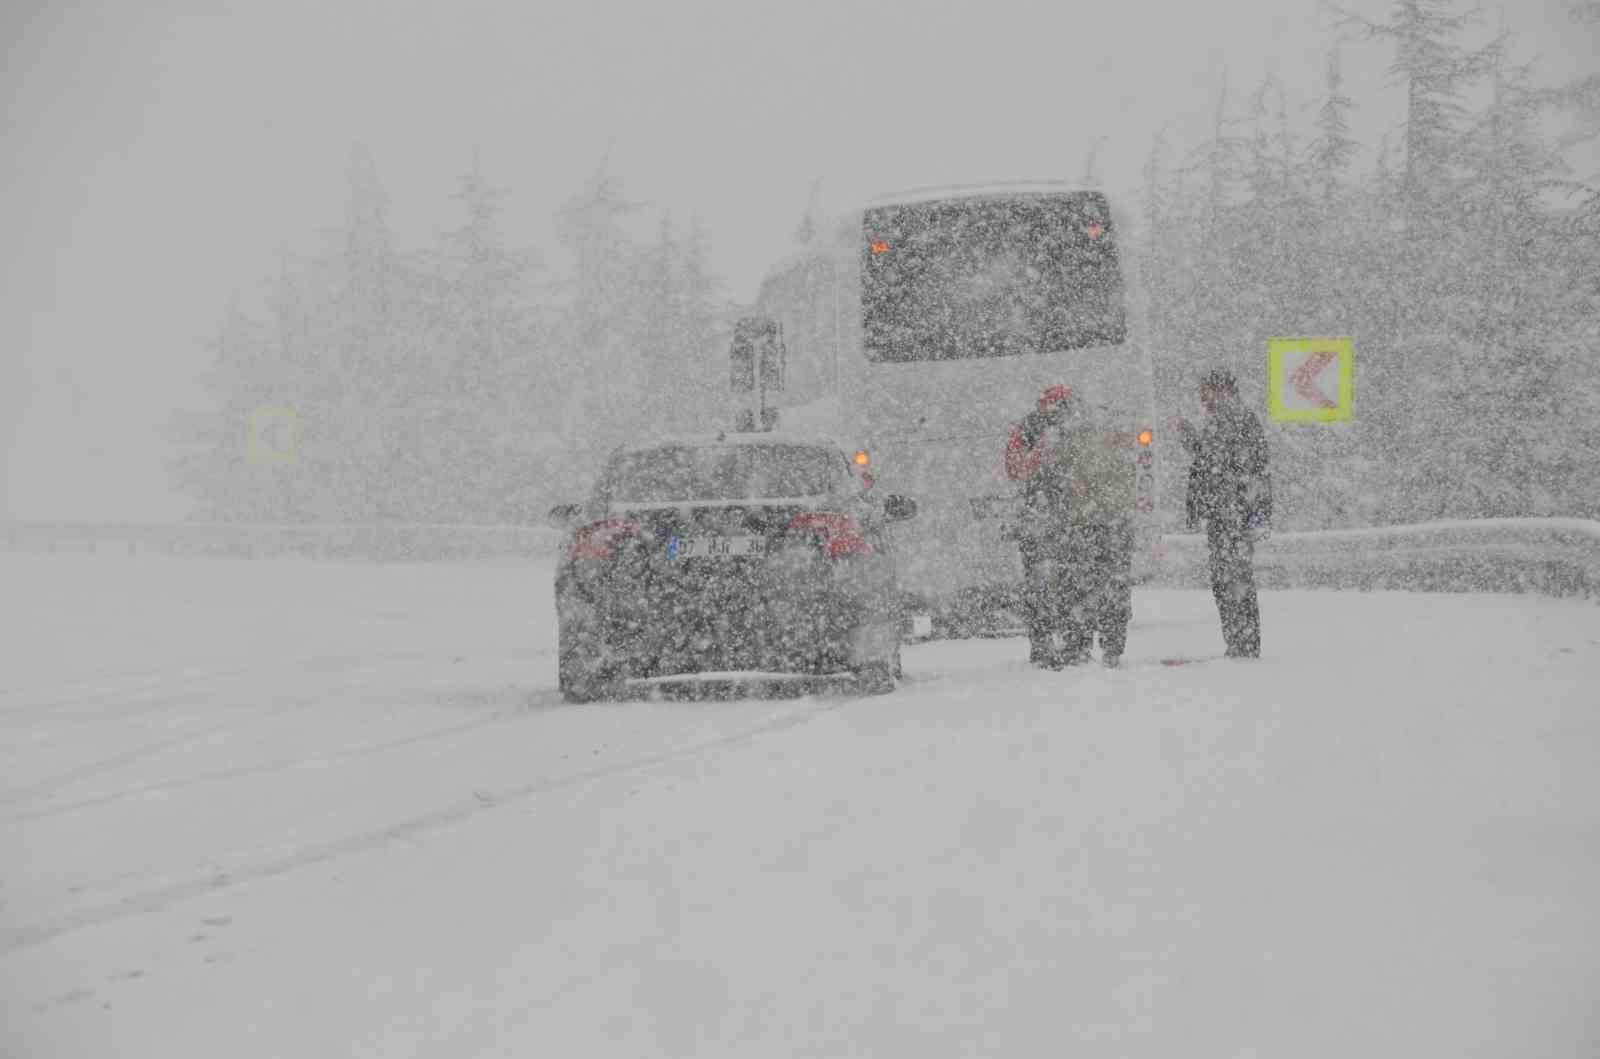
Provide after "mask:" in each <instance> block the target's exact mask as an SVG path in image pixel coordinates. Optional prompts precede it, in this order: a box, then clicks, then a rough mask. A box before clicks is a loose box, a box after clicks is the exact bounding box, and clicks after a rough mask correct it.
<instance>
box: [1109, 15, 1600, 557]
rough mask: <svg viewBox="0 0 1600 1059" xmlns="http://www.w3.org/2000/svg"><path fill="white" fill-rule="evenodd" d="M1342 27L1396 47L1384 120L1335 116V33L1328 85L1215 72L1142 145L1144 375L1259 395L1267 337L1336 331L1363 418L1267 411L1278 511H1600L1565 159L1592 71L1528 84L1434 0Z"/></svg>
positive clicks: (1599, 120) (1582, 243) (1581, 250)
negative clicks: (1224, 371)
mask: <svg viewBox="0 0 1600 1059" xmlns="http://www.w3.org/2000/svg"><path fill="white" fill-rule="evenodd" d="M1573 17H1574V18H1584V19H1591V20H1592V19H1600V5H1588V6H1586V7H1585V6H1581V5H1580V6H1578V7H1575V8H1574V9H1573ZM1341 27H1342V29H1343V31H1344V32H1343V33H1341V38H1342V41H1341V43H1342V45H1343V47H1358V46H1385V47H1387V48H1388V49H1390V50H1391V54H1392V62H1391V65H1390V73H1391V75H1392V78H1393V80H1394V81H1395V82H1396V83H1397V84H1398V86H1399V87H1400V88H1402V89H1403V91H1404V93H1405V98H1406V111H1405V115H1404V120H1403V123H1402V124H1401V125H1400V126H1399V127H1398V128H1396V129H1395V130H1393V131H1392V132H1391V133H1390V134H1389V135H1387V136H1385V137H1384V138H1383V140H1382V141H1381V142H1380V143H1378V144H1376V145H1365V144H1362V143H1358V142H1357V141H1356V140H1355V139H1354V138H1353V137H1352V135H1351V132H1350V128H1351V114H1352V112H1353V111H1354V110H1355V108H1357V107H1358V106H1359V105H1360V100H1359V99H1357V98H1356V97H1355V96H1354V95H1352V94H1351V93H1350V92H1349V91H1348V89H1347V87H1346V85H1345V84H1344V81H1343V79H1342V77H1341V74H1340V61H1339V50H1338V48H1337V47H1336V48H1335V49H1334V50H1333V51H1332V52H1331V53H1330V54H1329V56H1328V58H1327V67H1326V75H1325V84H1324V87H1323V89H1322V93H1321V98H1320V99H1316V100H1302V101H1291V100H1288V99H1286V98H1285V94H1284V91H1283V89H1282V86H1281V85H1280V84H1279V83H1278V82H1277V81H1275V80H1273V79H1270V78H1269V79H1268V80H1266V81H1264V82H1263V83H1261V84H1260V85H1258V86H1257V87H1256V88H1255V89H1254V90H1253V91H1251V92H1249V93H1247V94H1243V93H1241V94H1237V95H1235V96H1231V97H1230V96H1229V95H1228V93H1227V92H1226V90H1224V92H1223V93H1222V96H1221V102H1220V104H1219V105H1218V107H1217V108H1216V111H1215V114H1214V117H1213V120H1212V123H1211V127H1210V129H1209V130H1208V131H1209V136H1207V137H1206V138H1205V140H1204V142H1202V143H1200V144H1199V145H1198V146H1197V147H1195V148H1193V149H1192V150H1190V151H1188V152H1186V153H1184V154H1182V155H1181V156H1180V155H1179V153H1178V152H1176V151H1175V150H1174V149H1172V147H1171V146H1170V144H1169V142H1168V140H1167V139H1166V138H1165V137H1158V138H1157V139H1156V141H1155V143H1154V145H1153V147H1152V149H1151V151H1150V154H1149V158H1148V162H1147V164H1146V168H1145V174H1144V175H1145V188H1144V196H1143V203H1142V208H1143V211H1144V215H1143V217H1142V218H1141V220H1142V222H1143V223H1142V224H1141V228H1142V229H1143V232H1142V236H1143V245H1141V246H1140V247H1138V248H1137V250H1136V252H1135V257H1136V258H1137V259H1138V261H1139V265H1140V270H1141V272H1142V275H1143V280H1144V284H1145V286H1146V288H1147V289H1148V291H1149V294H1150V303H1151V308H1152V313H1153V319H1152V326H1153V335H1154V345H1155V349H1156V350H1157V353H1158V366H1157V371H1158V375H1159V376H1160V377H1161V379H1160V382H1161V386H1160V389H1161V391H1162V392H1166V393H1179V394H1182V395H1183V397H1184V398H1185V399H1190V403H1192V398H1190V394H1191V393H1192V389H1193V381H1192V380H1193V378H1194V375H1195V374H1196V373H1197V371H1198V369H1199V367H1200V366H1201V365H1203V364H1209V363H1227V364H1230V365H1231V366H1233V367H1234V368H1235V369H1236V370H1237V371H1238V373H1239V375H1240V378H1241V380H1243V382H1244V384H1245V387H1246V393H1247V397H1248V398H1249V399H1250V400H1251V401H1252V403H1253V404H1254V405H1255V406H1256V407H1261V408H1264V407H1265V397H1264V392H1263V391H1264V385H1265V374H1266V339H1267V338H1269V337H1274V336H1294V335H1324V336H1353V337H1354V338H1355V340H1356V343H1357V362H1356V363H1357V375H1356V386H1357V398H1356V400H1357V419H1356V421H1355V422H1354V423H1349V424H1337V425H1294V426H1283V427H1279V428H1276V429H1274V431H1273V440H1274V442H1275V452H1274V464H1275V468H1276V482H1277V486H1278V498H1279V515H1280V518H1279V521H1280V524H1283V525H1285V526H1289V527H1297V528H1298V527H1305V528H1310V527H1316V526H1344V525H1364V524H1375V523H1383V522H1397V521H1411V520H1420V519H1431V518H1441V517H1443V518H1449V517H1471V516H1491V515H1548V514H1564V515H1585V516H1588V517H1595V516H1597V515H1600V193H1597V191H1596V189H1595V187H1594V186H1593V185H1592V183H1585V182H1584V181H1583V180H1582V179H1580V177H1581V176H1582V174H1578V175H1575V174H1573V173H1572V172H1571V171H1570V167H1569V165H1568V164H1567V162H1566V161H1565V159H1564V152H1566V151H1567V149H1569V148H1571V147H1572V146H1574V145H1577V144H1580V143H1584V142H1590V143H1592V142H1593V140H1594V138H1595V137H1596V135H1597V134H1600V77H1595V76H1591V77H1589V78H1586V79H1584V80H1581V81H1579V82H1577V83H1572V84H1564V85H1546V84H1541V83H1540V82H1539V81H1538V79H1537V76H1536V74H1537V71H1536V70H1535V69H1532V68H1530V67H1529V66H1528V65H1519V64H1517V63H1514V62H1513V61H1512V60H1511V58H1510V54H1511V52H1512V50H1513V48H1514V44H1515V42H1514V41H1512V40H1508V39H1505V38H1503V37H1501V38H1490V37H1488V36H1487V35H1486V28H1485V27H1484V26H1483V25H1481V24H1480V23H1478V22H1477V21H1476V20H1475V19H1474V18H1473V17H1472V16H1471V15H1470V14H1467V13H1465V12H1464V11H1463V10H1462V9H1461V8H1460V7H1459V6H1458V5H1455V4H1453V3H1451V2H1449V0H1396V2H1395V3H1393V4H1392V5H1391V7H1390V9H1389V13H1388V15H1387V17H1386V19H1385V20H1383V21H1380V22H1370V21H1366V20H1362V19H1357V18H1354V17H1349V16H1346V17H1344V18H1343V19H1342V20H1341ZM1362 42H1370V43H1362ZM1591 179H1592V178H1591Z"/></svg>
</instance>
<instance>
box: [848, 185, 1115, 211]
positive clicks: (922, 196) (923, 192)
mask: <svg viewBox="0 0 1600 1059" xmlns="http://www.w3.org/2000/svg"><path fill="white" fill-rule="evenodd" d="M1100 190H1101V189H1100V188H1094V187H1087V186H1085V185H1082V184H1072V183H1068V182H1066V181H1064V180H1031V181H1011V182H1003V183H993V184H945V185H938V186H932V187H921V188H909V189H907V190H905V191H897V192H894V193H891V194H888V195H879V196H877V197H876V198H872V199H869V200H867V203H866V208H867V209H871V208H873V207H875V206H902V205H906V204H909V203H913V202H932V201H934V200H936V199H961V198H982V197H985V196H995V195H1060V194H1064V193H1070V192H1100Z"/></svg>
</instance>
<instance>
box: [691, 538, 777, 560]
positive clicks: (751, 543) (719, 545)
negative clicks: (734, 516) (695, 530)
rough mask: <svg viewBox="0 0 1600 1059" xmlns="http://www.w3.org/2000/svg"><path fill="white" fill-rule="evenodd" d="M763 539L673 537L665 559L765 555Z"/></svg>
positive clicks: (765, 547)
mask: <svg viewBox="0 0 1600 1059" xmlns="http://www.w3.org/2000/svg"><path fill="white" fill-rule="evenodd" d="M766 553H767V540H766V538H765V537H674V538H672V539H671V540H670V541H668V542H667V558H669V559H673V560H678V559H738V558H743V557H746V556H751V555H765V554H766Z"/></svg>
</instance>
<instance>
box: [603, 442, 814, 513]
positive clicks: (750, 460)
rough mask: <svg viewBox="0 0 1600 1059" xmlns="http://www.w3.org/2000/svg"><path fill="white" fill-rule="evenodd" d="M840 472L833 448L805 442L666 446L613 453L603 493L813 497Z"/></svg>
mask: <svg viewBox="0 0 1600 1059" xmlns="http://www.w3.org/2000/svg"><path fill="white" fill-rule="evenodd" d="M843 473H844V466H843V463H842V460H841V457H840V456H839V454H838V453H836V452H833V451H831V450H829V449H824V448H816V447H812V446H806V445H721V446H703V447H700V446H690V445H671V446H662V447H661V448H655V449H646V450H643V451H639V452H625V453H622V454H621V455H619V456H617V457H615V458H614V459H613V460H612V463H611V466H610V468H609V470H608V472H607V474H606V492H607V495H608V496H609V497H610V498H611V499H612V500H620V501H628V500H635V501H679V500H754V499H761V498H777V497H798V496H818V495H821V494H825V493H829V492H832V491H833V490H834V489H835V488H837V486H838V484H839V479H840V476H841V475H842V474H843Z"/></svg>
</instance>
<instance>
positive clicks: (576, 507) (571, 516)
mask: <svg viewBox="0 0 1600 1059" xmlns="http://www.w3.org/2000/svg"><path fill="white" fill-rule="evenodd" d="M582 514H583V505H582V504H557V505H556V506H555V507H553V508H551V509H550V514H549V516H548V518H549V522H550V525H552V526H554V527H556V528H557V529H567V528H569V527H571V526H572V525H573V524H574V523H576V522H577V521H578V516H580V515H582Z"/></svg>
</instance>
